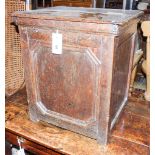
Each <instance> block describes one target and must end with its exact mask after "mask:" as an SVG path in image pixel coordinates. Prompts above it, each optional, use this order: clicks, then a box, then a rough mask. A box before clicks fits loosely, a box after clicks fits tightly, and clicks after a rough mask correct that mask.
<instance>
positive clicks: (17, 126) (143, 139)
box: [5, 91, 150, 155]
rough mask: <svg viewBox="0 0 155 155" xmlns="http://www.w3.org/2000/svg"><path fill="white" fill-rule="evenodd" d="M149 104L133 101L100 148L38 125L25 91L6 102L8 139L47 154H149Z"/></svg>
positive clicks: (94, 142)
mask: <svg viewBox="0 0 155 155" xmlns="http://www.w3.org/2000/svg"><path fill="white" fill-rule="evenodd" d="M149 122H150V121H149V103H148V102H146V101H144V100H143V101H142V100H141V99H137V98H129V103H128V105H126V107H125V110H124V112H123V113H122V115H121V117H120V120H119V121H118V122H117V124H116V126H115V127H114V129H113V130H112V133H111V135H110V139H109V143H108V145H106V146H104V147H103V145H100V144H98V143H97V142H96V140H93V139H91V138H88V137H85V136H82V135H79V134H76V133H74V132H70V131H68V130H64V129H62V128H58V127H56V126H53V125H50V124H47V123H45V122H38V123H34V122H32V121H31V120H30V119H29V116H28V105H27V101H26V94H25V92H24V91H23V92H20V93H18V94H16V95H15V96H12V97H11V98H9V99H7V100H6V124H5V128H6V140H8V141H9V142H11V143H12V144H14V145H17V146H18V143H17V137H19V138H23V139H24V142H23V144H22V146H23V148H25V149H26V150H29V151H31V152H33V153H36V154H40V155H46V154H47V153H48V154H52V153H53V152H54V153H55V152H56V153H60V154H61V153H64V154H71V155H94V154H97V155H134V154H135V155H149V137H150V136H149V129H150V125H149ZM54 155H55V154H54Z"/></svg>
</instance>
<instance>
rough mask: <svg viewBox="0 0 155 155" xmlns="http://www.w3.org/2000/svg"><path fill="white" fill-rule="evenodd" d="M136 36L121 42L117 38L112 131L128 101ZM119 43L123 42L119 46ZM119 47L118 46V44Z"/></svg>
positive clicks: (112, 101) (113, 80)
mask: <svg viewBox="0 0 155 155" xmlns="http://www.w3.org/2000/svg"><path fill="white" fill-rule="evenodd" d="M134 40H135V34H131V35H130V36H129V35H128V38H124V40H123V41H122V40H120V38H116V39H115V42H118V46H117V47H116V48H115V52H114V61H113V78H112V91H111V105H110V122H111V126H110V128H111V129H112V128H113V126H114V124H115V122H116V120H117V118H118V116H119V115H120V112H121V110H122V109H123V107H124V105H125V104H126V102H127V99H128V90H129V83H130V74H131V67H132V60H133V52H134ZM119 42H121V43H120V44H119ZM116 45H117V44H116Z"/></svg>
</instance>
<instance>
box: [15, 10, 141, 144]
mask: <svg viewBox="0 0 155 155" xmlns="http://www.w3.org/2000/svg"><path fill="white" fill-rule="evenodd" d="M140 15H141V12H139V11H133V12H132V11H122V10H119V11H116V10H104V9H92V8H87V9H86V8H72V7H71V8H69V7H55V8H50V9H41V10H37V11H30V12H17V13H15V14H14V21H15V22H16V23H17V24H18V25H19V30H20V35H21V46H22V54H23V58H24V67H25V80H26V86H27V93H28V103H29V114H30V118H31V120H33V121H40V120H42V121H45V122H48V123H51V124H54V125H56V126H60V127H62V128H65V129H68V130H71V131H74V132H77V133H80V134H83V135H85V136H88V137H91V138H94V139H97V140H98V141H99V142H102V143H103V144H106V143H107V141H108V136H109V133H110V130H111V129H112V128H113V126H114V124H115V122H116V120H117V118H118V117H119V115H120V113H121V111H122V109H123V107H124V105H125V103H126V102H127V97H128V89H129V81H130V74H131V66H132V58H133V51H134V39H135V35H134V34H135V32H136V27H137V22H138V21H139V19H138V18H137V17H138V16H140ZM56 30H58V32H59V33H61V34H62V36H63V47H62V49H63V52H62V54H60V55H57V54H53V53H52V46H51V45H52V33H54V32H56Z"/></svg>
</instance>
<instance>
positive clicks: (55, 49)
mask: <svg viewBox="0 0 155 155" xmlns="http://www.w3.org/2000/svg"><path fill="white" fill-rule="evenodd" d="M52 53H54V54H62V34H60V33H58V32H56V33H52Z"/></svg>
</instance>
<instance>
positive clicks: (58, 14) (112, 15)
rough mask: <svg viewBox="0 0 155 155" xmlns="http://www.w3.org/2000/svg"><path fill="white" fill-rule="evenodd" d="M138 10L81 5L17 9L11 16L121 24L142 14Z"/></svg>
mask: <svg viewBox="0 0 155 155" xmlns="http://www.w3.org/2000/svg"><path fill="white" fill-rule="evenodd" d="M142 13H143V12H142V11H138V10H119V9H102V8H82V7H62V6H59V7H50V8H45V9H38V10H30V11H18V12H15V13H14V15H13V16H16V17H24V18H26V17H27V18H35V19H37V18H39V19H48V20H49V19H51V20H60V21H77V22H78V21H82V22H88V23H108V24H119V25H122V24H124V23H126V22H128V21H129V20H131V19H133V18H137V17H138V16H140V15H142Z"/></svg>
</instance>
